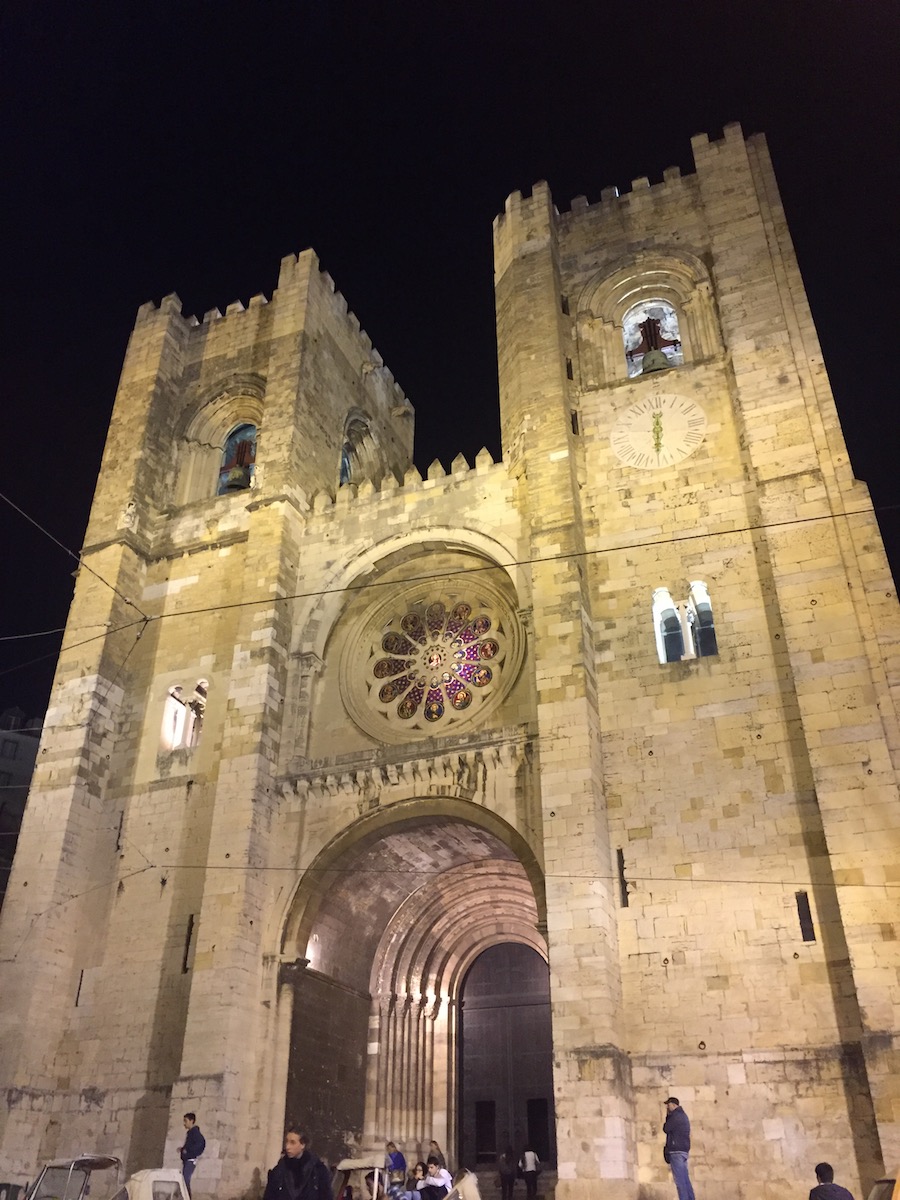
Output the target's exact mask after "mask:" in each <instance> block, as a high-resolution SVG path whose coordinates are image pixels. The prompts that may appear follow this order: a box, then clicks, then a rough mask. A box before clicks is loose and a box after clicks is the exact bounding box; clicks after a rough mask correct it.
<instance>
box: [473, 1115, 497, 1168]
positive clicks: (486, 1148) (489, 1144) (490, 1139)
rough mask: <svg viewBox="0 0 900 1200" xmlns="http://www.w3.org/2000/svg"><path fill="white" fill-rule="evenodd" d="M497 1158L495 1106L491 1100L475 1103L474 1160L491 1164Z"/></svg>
mask: <svg viewBox="0 0 900 1200" xmlns="http://www.w3.org/2000/svg"><path fill="white" fill-rule="evenodd" d="M496 1157H497V1105H496V1104H495V1103H494V1101H493V1100H476V1101H475V1158H476V1160H477V1161H478V1162H493V1161H494V1159H495V1158H496Z"/></svg>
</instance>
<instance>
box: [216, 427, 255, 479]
mask: <svg viewBox="0 0 900 1200" xmlns="http://www.w3.org/2000/svg"><path fill="white" fill-rule="evenodd" d="M255 472H256V426H255V425H251V424H250V423H249V422H245V423H244V424H242V425H237V426H235V428H234V429H232V431H231V433H229V435H228V437H227V438H226V439H225V446H224V448H223V450H222V461H221V464H220V466H219V484H218V487H217V489H216V495H217V496H226V495H228V494H229V493H230V492H242V491H244V489H245V488H249V487H252V486H253V477H254V474H255Z"/></svg>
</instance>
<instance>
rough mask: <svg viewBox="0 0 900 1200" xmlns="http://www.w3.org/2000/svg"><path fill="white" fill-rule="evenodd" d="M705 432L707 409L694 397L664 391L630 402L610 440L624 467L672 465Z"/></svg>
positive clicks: (698, 443) (651, 468) (689, 452)
mask: <svg viewBox="0 0 900 1200" xmlns="http://www.w3.org/2000/svg"><path fill="white" fill-rule="evenodd" d="M705 433H706V413H705V412H704V411H703V409H702V408H701V407H700V405H699V404H697V403H696V402H695V401H693V400H688V399H687V398H686V397H685V396H676V395H674V394H672V393H668V392H664V393H662V394H661V395H654V396H648V397H647V398H646V399H645V400H638V402H637V404H632V405H631V407H630V408H626V409H625V411H624V412H623V413H622V414H621V416H620V417H619V418H618V420H617V421H616V423H615V425H613V428H612V433H611V434H610V437H609V441H610V445H611V446H612V449H613V453H614V454H615V456H616V457H617V458H618V459H620V460H621V461H622V462H623V463H624V464H625V465H626V467H645V468H648V469H649V470H651V471H652V470H655V469H657V468H659V467H672V466H674V465H675V464H676V463H679V462H681V461H682V459H685V458H687V457H688V455H689V454H693V453H694V451H695V450H696V449H697V447H698V446H699V445H700V443H701V442H702V441H703V437H704V434H705Z"/></svg>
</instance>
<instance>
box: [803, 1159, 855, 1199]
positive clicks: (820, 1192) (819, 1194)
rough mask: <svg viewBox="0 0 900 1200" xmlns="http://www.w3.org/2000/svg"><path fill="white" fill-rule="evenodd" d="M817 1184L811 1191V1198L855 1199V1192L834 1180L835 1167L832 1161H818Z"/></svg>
mask: <svg viewBox="0 0 900 1200" xmlns="http://www.w3.org/2000/svg"><path fill="white" fill-rule="evenodd" d="M816 1180H817V1183H816V1186H815V1187H814V1188H812V1190H811V1191H810V1193H809V1200H853V1193H852V1192H848V1191H847V1189H846V1188H845V1187H841V1185H840V1184H839V1183H835V1182H834V1167H833V1166H832V1165H831V1163H826V1162H821V1163H816Z"/></svg>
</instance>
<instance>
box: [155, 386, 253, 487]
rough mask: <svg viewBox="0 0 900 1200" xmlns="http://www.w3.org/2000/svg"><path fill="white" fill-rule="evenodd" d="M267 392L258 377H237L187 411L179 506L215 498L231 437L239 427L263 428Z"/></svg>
mask: <svg viewBox="0 0 900 1200" xmlns="http://www.w3.org/2000/svg"><path fill="white" fill-rule="evenodd" d="M265 390H266V385H265V381H264V380H263V379H262V378H261V377H260V376H258V375H247V376H239V377H234V378H232V379H230V380H229V381H228V383H227V384H224V385H219V386H217V387H215V388H213V389H210V390H209V391H208V392H207V393H206V394H205V396H204V397H203V398H201V399H200V400H199V401H198V402H197V403H196V404H193V405H191V406H190V407H189V408H188V409H187V410H186V412H185V413H184V414H183V416H182V419H181V422H180V423H179V429H178V437H179V440H178V445H179V455H178V458H179V463H178V483H177V487H176V497H177V503H179V504H186V503H188V502H189V501H191V500H204V499H208V498H211V497H213V496H215V494H216V485H217V482H218V472H219V468H220V467H221V465H222V451H223V449H224V447H225V442H226V440H227V438H228V435H229V434H230V433H231V431H232V430H233V429H235V428H236V427H237V426H238V425H243V424H248V425H255V426H256V427H257V429H259V428H260V426H261V424H262V419H263V399H264V396H265Z"/></svg>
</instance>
